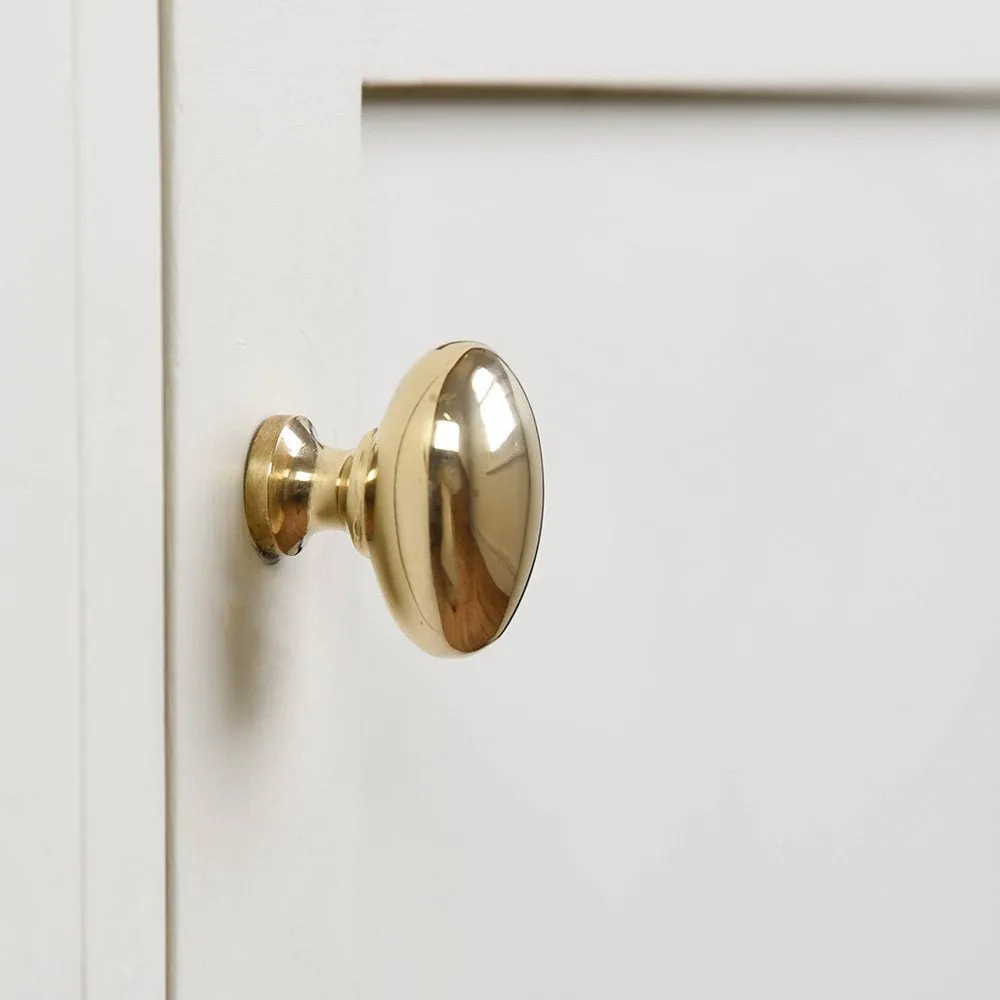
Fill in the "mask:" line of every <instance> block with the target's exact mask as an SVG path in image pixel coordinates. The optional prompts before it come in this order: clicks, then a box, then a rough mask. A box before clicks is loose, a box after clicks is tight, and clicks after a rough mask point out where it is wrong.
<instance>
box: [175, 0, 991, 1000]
mask: <svg viewBox="0 0 1000 1000" xmlns="http://www.w3.org/2000/svg"><path fill="white" fill-rule="evenodd" d="M888 9H889V6H888V5H886V10H888ZM860 17H861V15H860V14H856V15H855V18H856V19H858V18H860ZM163 28H164V39H163V51H164V72H165V78H164V108H165V114H164V129H165V139H166V143H165V150H164V154H165V159H164V162H165V169H164V178H165V186H166V194H165V205H166V223H167V226H166V230H167V231H166V247H167V252H166V261H165V273H166V278H165V289H166V302H165V309H166V313H167V322H166V345H165V369H166V370H165V383H166V386H167V397H168V398H167V428H166V440H167V465H166V468H167V478H168V482H167V515H168V516H167V521H168V523H167V554H168V567H167V579H168V615H167V617H168V627H167V636H168V694H169V704H168V719H169V734H170V739H169V747H170V762H169V782H168V784H169V799H168V801H169V820H170V822H169V830H170V843H169V874H170V907H169V912H170V986H171V993H172V995H173V996H174V997H175V998H177V1000H219V998H229V997H231V998H235V1000H253V998H258V997H259V998H268V1000H270V998H273V997H275V996H294V997H312V996H331V997H345V998H346V997H364V998H367V1000H374V998H385V1000H390V998H391V1000H395V998H398V997H401V996H406V997H419V998H427V1000H464V998H466V997H477V998H494V997H495V998H505V1000H506V998H509V997H511V996H518V997H532V998H534V997H538V998H549V997H553V996H572V997H580V998H584V997H594V998H606V997H609V996H619V995H622V996H635V997H650V998H653V997H663V996H670V995H678V996H685V997H728V996H732V995H736V994H739V995H747V994H749V995H753V996H757V995H760V996H768V997H777V998H786V997H787V998H793V997H794V998H798V997H801V996H802V995H808V996H815V997H831V998H834V997H836V998H839V997H843V996H845V995H850V996H860V997H865V998H872V1000H875V998H882V997H886V996H899V997H904V996H905V997H910V996H928V997H937V996H962V997H972V998H980V997H982V998H986V997H992V996H995V995H996V991H997V988H998V987H1000V959H998V957H997V955H996V953H995V948H994V947H993V942H995V940H996V939H997V935H998V933H1000V911H998V908H997V900H998V899H1000V857H998V852H997V847H996V845H997V844H998V843H1000V798H998V788H997V784H996V782H995V780H993V775H994V774H995V772H996V769H997V767H998V765H1000V739H998V736H997V728H996V726H995V724H994V721H993V720H994V719H995V718H996V714H997V710H998V708H1000V682H998V678H1000V673H998V671H1000V662H998V652H997V651H998V649H1000V619H998V617H997V615H996V607H997V605H998V603H1000V532H998V529H997V527H996V522H995V511H996V510H997V509H998V506H1000V474H998V473H997V472H996V466H995V463H994V462H993V452H994V451H995V448H994V446H993V445H994V438H995V426H996V423H997V416H998V413H997V403H996V393H995V386H996V384H997V380H998V376H1000V347H998V342H997V339H996V337H995V336H994V331H995V329H996V327H997V324H998V322H1000V296H998V295H997V292H996V281H995V275H996V273H997V270H998V265H1000V242H998V240H997V235H996V234H997V233H998V232H1000V201H998V200H997V199H996V196H995V191H994V187H995V183H994V179H995V177H996V174H997V170H998V169H1000V113H998V111H997V109H996V108H993V107H991V106H989V104H988V102H986V103H982V102H981V103H980V105H979V106H978V107H975V106H972V105H969V106H965V105H963V104H962V103H961V102H960V101H951V102H950V103H949V102H941V103H940V104H935V102H934V101H927V102H923V101H912V100H896V101H893V100H883V101H882V102H881V103H879V102H873V103H866V102H863V101H852V100H850V99H841V100H839V101H838V100H830V99H827V100H824V101H817V102H810V101H804V100H800V99H794V98H791V97H790V98H789V99H788V100H781V99H774V100H766V101H761V100H747V99H740V100H735V101H732V102H725V101H719V100H711V99H709V100H706V99H704V98H702V99H700V100H695V101H690V102H684V101H678V100H671V99H670V98H669V97H668V96H667V95H659V96H657V95H654V94H649V93H647V94H646V95H645V96H644V97H643V99H642V100H640V101H632V100H630V99H629V97H628V96H627V95H619V96H618V97H616V98H614V99H611V100H603V99H598V100H594V101H590V102H587V103H584V104H579V103H574V102H572V101H568V100H563V99H559V98H558V97H553V96H552V95H550V97H549V98H548V99H543V100H539V99H538V96H537V95H535V96H534V97H533V98H531V99H530V100H529V99H528V95H522V96H523V97H525V100H523V101H521V100H518V99H517V93H516V87H518V86H520V85H522V84H525V83H526V82H527V83H530V82H531V81H532V79H533V78H534V76H535V75H536V74H534V72H533V71H532V72H528V71H527V70H524V69H523V67H522V69H518V68H517V66H516V65H514V64H511V65H512V66H513V68H511V69H508V70H506V71H503V70H500V71H498V72H506V73H507V76H506V77H504V78H502V79H499V80H494V81H493V82H499V83H501V84H505V85H506V84H509V85H510V86H511V88H512V91H513V93H512V95H511V96H510V98H509V99H504V98H502V97H498V95H497V94H496V93H493V94H492V95H490V94H484V93H482V92H480V93H478V94H477V93H471V94H470V93H466V92H455V93H453V94H452V95H451V96H450V97H449V96H448V92H447V91H444V92H439V93H438V97H437V98H434V97H433V96H432V97H431V98H429V99H423V98H422V97H421V93H423V92H422V91H421V89H420V79H419V77H418V75H417V72H416V71H415V70H414V71H413V74H412V75H409V76H408V75H407V73H408V72H409V71H407V70H405V67H404V70H402V71H400V72H399V73H395V74H392V79H393V81H394V82H396V83H400V82H401V83H403V84H404V86H403V87H402V88H401V89H398V90H387V89H385V88H381V89H380V88H379V87H375V88H369V90H368V100H369V104H368V106H367V107H366V109H365V118H364V125H363V127H362V118H361V100H360V98H361V93H360V91H361V88H360V80H361V76H362V72H363V67H362V65H361V45H360V38H361V36H362V34H363V29H362V27H361V17H360V12H359V11H357V10H356V9H354V7H352V6H351V5H350V4H319V5H302V4H289V3H283V2H278V0H265V2H262V3H258V4H254V5H249V6H248V5H246V4H237V3H235V2H229V3H222V4H204V3H197V2H196V0H174V2H173V3H172V4H170V5H168V7H167V10H166V16H165V19H164V25H163ZM976 37H977V38H981V37H983V36H980V35H977V36H976ZM376 41H377V40H376ZM456 51H458V52H459V54H461V52H462V51H463V50H462V49H461V45H459V48H458V49H457V50H456ZM539 51H541V50H539ZM544 51H545V52H548V53H552V54H553V58H555V53H556V52H557V47H556V46H555V45H554V43H553V44H552V45H551V46H550V47H546V48H545V49H544ZM622 51H625V50H622ZM498 65H499V64H498ZM456 72H457V71H456ZM837 72H840V74H841V75H840V77H838V79H839V80H840V81H841V82H842V83H844V84H845V85H852V84H855V83H856V82H857V81H856V79H854V78H853V77H852V76H851V74H850V73H848V72H847V71H846V70H844V68H843V66H842V67H841V69H840V70H837V69H836V67H835V68H834V69H832V70H831V73H834V74H836V73H837ZM691 74H692V78H693V77H694V76H695V75H696V74H694V71H693V70H691ZM428 76H433V73H429V74H428ZM448 76H449V74H448V73H442V74H441V77H440V78H441V79H444V80H445V82H447V80H448ZM622 76H623V77H624V76H627V74H622ZM739 76H740V74H739V73H734V75H733V76H732V79H731V80H730V82H734V85H735V83H738V78H739ZM946 76H947V74H944V75H942V74H936V73H934V72H932V73H930V75H929V77H928V79H929V80H930V84H931V85H933V86H938V85H940V84H941V83H942V82H947V80H946ZM613 77H614V74H613V73H611V72H610V71H609V72H608V73H607V74H602V73H601V72H598V71H596V70H594V71H593V72H592V73H591V76H590V78H589V82H590V84H592V85H593V86H595V87H599V86H603V85H604V84H606V83H608V82H609V81H610V82H614V79H613ZM425 79H426V77H425ZM773 79H774V80H777V81H779V82H781V81H782V80H783V81H784V83H785V84H788V83H794V82H796V77H795V74H794V73H791V72H789V69H788V66H787V65H784V64H779V63H775V68H774V74H773ZM383 82H384V81H383ZM584 82H587V81H586V80H585V81H584ZM696 82H698V81H696ZM903 82H907V81H905V80H904V81H903ZM909 82H912V81H909ZM442 93H443V98H442ZM484 98H489V99H487V100H484ZM362 140H363V143H364V151H365V159H364V171H363V172H362V170H361V165H362V161H361V158H360V155H359V154H360V151H361V142H362ZM362 176H363V178H364V198H363V200H362V185H361V180H362ZM467 338H474V339H477V340H483V341H486V342H488V343H491V344H492V345H493V346H495V347H496V348H497V349H498V350H499V351H500V353H501V354H502V355H504V356H505V357H506V358H507V360H508V361H510V362H511V364H512V365H513V367H514V368H515V370H516V371H517V372H518V374H519V375H520V376H521V377H522V380H523V382H524V385H525V387H526V388H527V391H528V394H529V395H530V397H531V399H532V402H533V404H534V407H535V412H536V414H537V416H538V420H539V423H540V427H541V433H542V441H543V448H544V451H545V456H546V472H547V489H546V499H547V504H548V510H547V517H546V524H545V529H544V531H543V537H542V547H541V551H540V556H539V560H538V563H537V567H536V572H535V576H534V579H533V581H532V584H531V585H530V586H529V589H528V591H527V594H526V597H525V600H524V602H523V605H522V607H521V609H520V611H519V612H518V615H517V617H516V618H515V619H514V622H513V624H512V626H511V628H510V629H509V631H508V633H507V634H506V635H505V636H504V637H503V639H502V640H501V642H499V643H498V644H497V645H496V646H494V647H491V648H490V649H489V650H488V651H486V652H484V653H482V654H479V655H477V657H476V658H474V659H472V660H470V661H467V662H456V661H436V660H430V659H427V658H426V657H424V656H423V655H422V654H420V653H419V652H417V651H416V650H415V649H414V648H413V647H411V646H410V645H409V644H408V643H407V641H406V640H405V639H404V638H403V637H402V635H401V634H399V633H398V632H397V631H396V629H395V626H394V625H393V623H392V620H391V618H390V617H389V615H388V613H387V611H386V609H385V607H384V605H383V602H382V598H381V596H380V594H379V593H378V590H377V586H376V583H375V580H374V577H373V575H372V574H371V570H370V568H369V567H368V566H366V565H365V564H364V562H363V561H362V560H361V559H359V557H358V556H357V555H356V554H355V552H354V551H353V549H352V548H351V546H350V544H349V542H348V540H347V539H346V538H345V537H343V536H341V535H333V536H330V537H322V536H321V537H318V538H316V539H314V540H313V541H311V543H310V544H309V545H308V547H307V549H306V551H305V552H304V553H303V554H302V555H300V556H298V557H296V558H294V559H287V560H284V561H282V562H281V563H280V564H278V565H277V566H266V565H264V564H263V563H261V562H260V561H259V560H258V558H257V557H256V555H255V554H254V552H253V551H252V549H251V547H250V544H249V540H248V537H247V534H246V530H245V526H244V524H243V521H242V510H241V503H242V495H241V483H242V474H243V462H244V455H245V451H246V447H247V444H248V443H249V439H250V435H251V433H252V431H253V430H254V428H255V426H256V424H257V422H258V421H259V420H261V419H262V418H263V417H265V416H267V415H269V414H271V413H282V412H284V413H303V414H306V415H308V416H309V417H311V418H312V419H313V421H314V422H315V424H316V426H317V428H318V430H319V432H320V435H321V437H323V439H324V440H326V441H327V442H328V443H330V444H333V445H336V446H339V447H346V446H348V445H353V444H354V443H355V442H356V441H357V440H358V438H359V437H360V435H361V434H362V433H363V432H364V431H365V430H367V429H369V428H370V427H371V426H373V425H374V424H375V423H376V422H377V420H378V419H379V417H380V415H381V414H382V412H383V410H384V407H385V404H386V401H387V400H388V398H389V395H390V394H391V392H392V389H393V387H394V385H395V383H396V381H397V380H398V378H399V377H400V376H401V375H402V373H403V372H404V371H405V370H406V368H407V367H408V366H409V364H410V363H411V362H412V361H413V360H414V359H415V358H416V357H417V356H418V355H419V354H420V353H422V352H423V351H424V350H426V349H427V348H429V347H431V346H434V345H436V344H438V343H441V342H444V341H449V340H455V339H467ZM376 488H377V487H376Z"/></svg>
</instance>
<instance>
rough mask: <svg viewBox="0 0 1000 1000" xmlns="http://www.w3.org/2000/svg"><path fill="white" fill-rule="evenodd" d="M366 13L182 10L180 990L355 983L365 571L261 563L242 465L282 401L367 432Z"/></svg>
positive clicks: (175, 302)
mask: <svg viewBox="0 0 1000 1000" xmlns="http://www.w3.org/2000/svg"><path fill="white" fill-rule="evenodd" d="M358 17H359V12H358V11H357V10H356V9H355V6H354V5H353V4H351V3H337V4H330V3H325V4H298V3H294V4H289V3H285V2H281V0H262V2H259V3H254V4H250V5H247V4H245V3H241V2H237V0H229V2H225V3H212V4H205V3H202V2H199V0H173V2H172V3H171V4H169V5H168V8H167V16H166V23H165V25H164V31H165V37H164V52H165V80H164V88H165V89H164V100H165V130H166V135H167V136H168V140H167V143H166V150H165V152H166V165H165V176H166V184H167V190H168V198H167V217H168V219H169V231H168V234H167V241H166V246H167V283H166V289H167V292H166V298H167V303H166V310H167V333H166V336H167V391H168V440H169V445H168V451H169V459H168V510H169V513H168V553H169V556H168V559H169V568H168V580H169V615H168V618H169V624H168V674H169V689H168V692H169V693H168V697H169V712H168V714H169V723H168V728H169V731H170V738H171V739H170V744H171V758H172V759H171V762H170V778H169V784H170V788H171V794H170V802H171V829H172V843H171V872H172V875H171V886H172V893H171V941H172V957H171V980H172V991H173V995H174V996H175V997H176V998H177V1000H223V998H233V1000H254V998H261V1000H274V998H275V997H338V998H339V997H346V996H351V995H354V994H355V993H356V965H357V963H356V916H355V913H356V889H355V870H356V837H357V826H358V814H357V769H358V752H357V744H358V737H357V733H358V727H359V725H360V720H359V714H358V698H357V695H356V693H355V691H356V686H357V683H358V676H359V672H360V670H359V668H360V665H359V663H358V655H357V648H358V647H357V643H358V639H359V635H360V633H359V631H358V629H357V626H356V617H357V602H356V599H355V595H356V585H355V583H354V582H353V581H354V580H355V579H356V575H357V570H358V569H364V568H365V567H363V566H362V567H358V566H356V565H354V563H356V562H357V558H358V557H357V556H356V555H355V554H354V553H353V551H352V550H351V547H350V545H349V544H347V543H346V539H344V538H343V537H341V538H332V539H322V540H317V541H316V542H315V544H313V545H312V546H311V549H312V550H313V551H310V552H308V553H307V554H306V555H304V556H302V557H301V558H298V559H294V560H289V561H287V563H286V564H283V565H281V566H278V567H273V566H271V567H268V566H265V565H263V564H262V563H261V562H260V561H259V559H258V558H257V556H256V554H255V553H254V552H253V551H252V550H251V546H250V542H249V538H248V536H247V533H246V529H245V526H244V523H243V514H242V474H243V462H244V456H245V453H246V447H247V445H248V443H249V440H250V436H251V434H252V432H253V431H254V429H255V427H256V425H257V423H258V422H259V421H260V420H261V419H262V418H264V417H265V416H267V415H269V414H271V413H282V412H285V413H305V414H307V415H308V416H309V417H311V418H312V419H313V420H314V421H315V423H316V426H317V428H318V429H319V430H320V431H321V432H322V433H323V435H324V436H325V438H326V440H327V441H329V442H332V443H336V442H337V441H338V440H340V441H342V442H343V443H345V444H346V442H347V441H348V440H349V439H350V437H351V435H352V434H357V435H360V433H361V432H362V430H363V429H365V428H364V425H363V424H361V423H360V422H358V420H357V414H356V409H357V408H356V405H355V400H356V396H357V388H356V385H357V383H356V381H355V375H356V373H357V370H358V363H359V355H358V351H357V348H356V346H355V345H356V344H357V339H358V327H357V321H356V307H357V301H358V296H357V288H356V277H357V274H358V255H359V251H358V247H359V238H358V234H357V232H356V225H355V220H356V215H357V203H356V195H357V188H358V179H359V177H358V164H359V154H360V125H359V116H360V65H359V60H360V51H359V45H358ZM341 435H343V436H341ZM352 443H353V442H352ZM338 542H339V543H341V544H339V545H338V544H337V543H338Z"/></svg>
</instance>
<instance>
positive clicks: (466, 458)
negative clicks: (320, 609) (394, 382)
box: [243, 342, 542, 656]
mask: <svg viewBox="0 0 1000 1000" xmlns="http://www.w3.org/2000/svg"><path fill="white" fill-rule="evenodd" d="M243 502H244V509H245V511H246V519H247V526H248V527H249V529H250V535H251V537H252V538H253V540H254V543H255V544H256V546H257V548H258V549H259V550H260V552H261V554H262V555H263V556H264V557H265V558H267V559H269V560H277V559H279V558H280V557H281V556H283V555H288V556H290V555H296V554H297V553H298V552H299V551H300V550H301V548H302V544H303V542H304V541H305V539H306V537H307V536H308V535H309V534H311V533H313V532H315V531H319V530H322V529H324V528H342V529H345V530H346V531H347V532H348V533H349V534H350V536H351V539H352V541H353V542H354V547H355V548H356V549H357V550H358V551H359V552H360V553H361V554H362V555H366V556H369V557H370V559H371V561H372V565H373V566H374V567H375V575H376V576H377V577H378V581H379V584H380V585H381V587H382V593H383V594H384V595H385V600H386V603H387V604H388V605H389V609H390V611H391V612H392V614H393V616H394V617H395V619H396V621H397V623H398V624H399V627H400V628H401V629H402V630H403V631H404V632H405V633H406V634H407V635H408V636H409V637H410V638H411V639H412V640H413V641H414V642H415V643H416V644H417V645H418V646H420V647H421V648H422V649H424V650H426V651H427V652H429V653H434V654H436V655H438V656H454V655H459V654H462V653H472V652H475V651H476V650H477V649H481V648H482V647H483V646H486V645H488V644H489V643H491V642H492V641H493V640H494V639H496V638H498V637H499V636H500V635H501V633H502V632H503V630H504V629H505V628H506V627H507V624H508V622H509V621H510V620H511V618H512V617H513V615H514V612H515V611H516V610H517V605H518V602H519V601H520V600H521V595H522V594H523V593H524V588H525V586H526V585H527V583H528V577H529V576H530V575H531V568H532V565H533V563H534V561H535V552H536V550H537V549H538V539H539V534H540V532H541V527H542V452H541V446H540V443H539V440H538V428H537V427H536V425H535V418H534V416H533V414H532V412H531V406H530V405H529V403H528V398H527V396H525V394H524V390H523V389H522V388H521V385H520V383H519V382H518V381H517V379H516V378H515V376H514V373H513V372H512V371H511V370H510V369H509V368H508V367H507V365H506V364H504V362H503V361H502V360H501V359H500V358H499V357H498V356H497V355H496V354H494V352H493V351H491V350H490V349H489V348H488V347H484V346H483V345H482V344H474V343H469V342H462V343H454V344H445V345H444V346H443V347H439V348H438V349H437V350H434V351H430V352H429V353H428V354H425V355H424V356H423V357H422V358H421V359H420V360H419V361H418V362H417V363H416V364H415V365H414V366H413V367H412V368H411V369H410V370H409V372H408V373H407V374H406V376H405V377H404V378H403V381H402V382H400V384H399V386H398V388H397V389H396V392H395V394H394V395H393V397H392V400H391V402H390V403H389V408H388V410H387V411H386V414H385V417H384V419H383V420H382V423H381V424H380V425H379V427H378V428H376V429H375V430H373V431H370V432H369V433H368V434H366V435H365V436H364V437H363V438H362V439H361V443H360V444H359V445H358V446H357V448H355V449H354V450H353V451H338V450H335V449H333V448H325V447H324V446H323V445H322V444H320V443H319V441H318V440H317V438H316V435H315V433H314V431H313V427H312V424H311V423H310V422H309V421H308V420H307V419H306V418H305V417H294V416H276V417H269V418H268V419H267V420H265V421H264V422H263V423H262V424H261V425H260V427H258V428H257V432H256V434H255V435H254V438H253V441H252V442H251V444H250V450H249V452H248V454H247V463H246V472H245V475H244V486H243Z"/></svg>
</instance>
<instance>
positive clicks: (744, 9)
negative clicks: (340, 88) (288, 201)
mask: <svg viewBox="0 0 1000 1000" xmlns="http://www.w3.org/2000/svg"><path fill="white" fill-rule="evenodd" d="M365 7H366V49H365V62H364V74H365V79H366V80H368V81H372V82H376V83H401V82H405V83H418V82H427V81H432V82H480V83H482V82H487V83H560V84H566V83H570V84H587V85H602V84H604V85H606V84H612V85H627V86H629V85H630V86H634V85H640V86H685V87H686V86H692V85H696V86H700V87H710V88H711V87H722V88H733V87H742V86H751V87H761V86H766V87H771V86H776V87H786V86H787V87H803V86H806V87H810V88H826V87H844V86H851V87H884V86H893V87H936V86H951V87H970V86H971V87H980V86H985V87H990V88H996V87H997V85H998V84H1000V57H998V53H997V46H996V44H995V39H996V37H997V34H998V31H1000V11H998V8H997V6H996V4H994V3H991V2H990V0H956V2H953V3H945V2H942V0H914V2H907V0H837V2H834V0H819V2H812V3H788V2H786V0H715V2H707V3H706V2H704V0H480V2H476V3H469V2H467V0H367V2H366V5H365Z"/></svg>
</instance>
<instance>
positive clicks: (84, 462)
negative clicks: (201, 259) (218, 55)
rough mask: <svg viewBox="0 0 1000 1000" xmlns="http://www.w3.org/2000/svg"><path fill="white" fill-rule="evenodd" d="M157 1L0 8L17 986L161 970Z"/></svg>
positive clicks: (2, 600)
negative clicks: (155, 2)
mask: <svg viewBox="0 0 1000 1000" xmlns="http://www.w3.org/2000/svg"><path fill="white" fill-rule="evenodd" d="M157 78H158V74H157V40H156V5H155V4H153V3H142V4H136V3H126V2H124V0H79V2H77V3H75V4H71V3H68V2H63V0H44V2H40V3H33V4H28V5H8V6H7V7H5V8H4V10H3V12H2V13H0V119H2V120H3V122H4V150H5V153H4V159H3V170H2V172H0V173H2V177H3V184H2V185H0V219H2V220H3V225H2V228H0V301H2V302H3V309H4V313H3V344H4V364H3V366H0V420H2V422H3V425H4V427H5V428H6V432H7V434H6V436H7V445H6V447H5V449H4V452H3V457H2V459H0V484H2V486H0V520H2V521H3V523H4V525H5V526H6V530H5V533H4V540H3V542H2V543H0V553H2V555H0V558H2V563H3V566H4V573H3V574H2V576H0V623H2V627H3V632H4V643H3V647H4V656H3V658H2V662H3V669H2V670H0V739H2V745H3V753H2V754H0V831H2V834H0V996H3V997H11V998H17V1000H30V998H36V997H37V998H39V1000H51V998H53V997H59V998H63V997H66V998H71V997H82V996H84V995H86V996H95V997H96V996H100V997H108V998H113V997H122V998H125V997H128V998H133V997H150V998H155V997H158V996H162V995H163V991H164V944H165V942H164V926H165V920H164V905H165V899H164V877H163V873H164V851H163V845H164V812H163V793H164V788H163V701H162V692H163V625H162V621H163V619H162V608H163V571H162V544H163V532H162V502H163V492H162V478H161V477H162V436H161V407H160V402H159V397H160V384H161V370H160V369H161V348H160V309H159V288H160V268H159V225H158V216H159V184H158V178H159V153H158V126H157V115H158V106H159V102H158V92H157Z"/></svg>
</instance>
